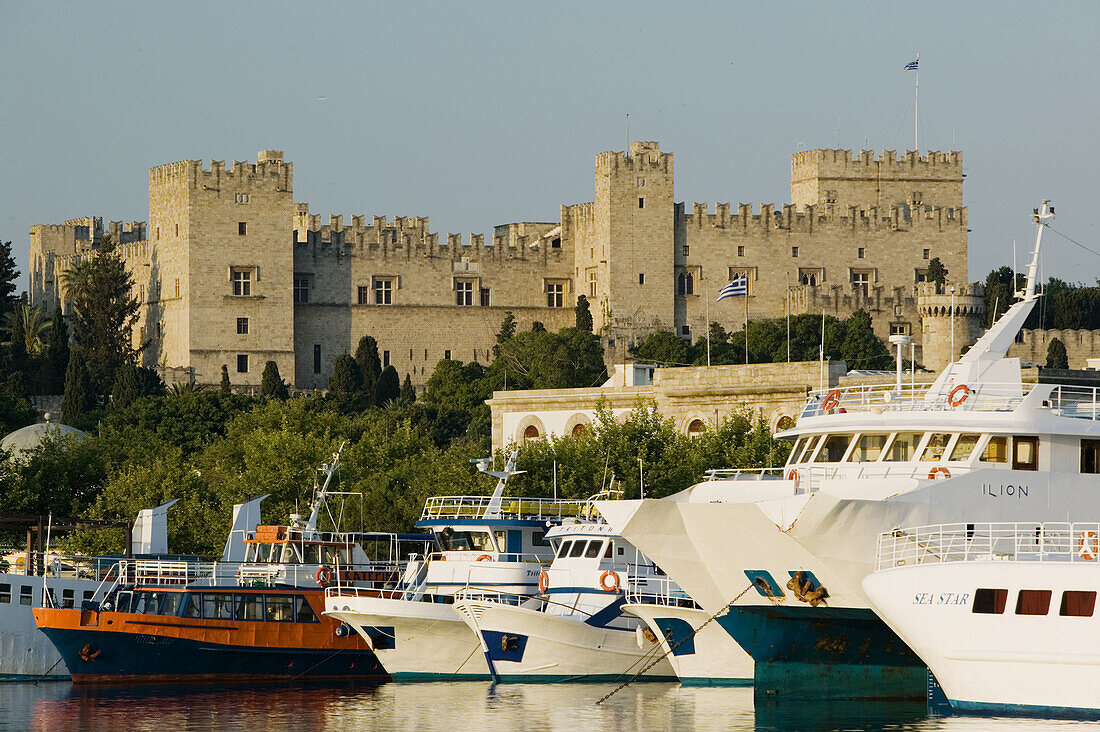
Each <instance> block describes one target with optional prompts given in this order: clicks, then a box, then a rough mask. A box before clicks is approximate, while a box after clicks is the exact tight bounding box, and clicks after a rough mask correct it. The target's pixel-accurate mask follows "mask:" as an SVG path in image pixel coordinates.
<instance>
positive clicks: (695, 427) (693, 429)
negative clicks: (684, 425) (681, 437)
mask: <svg viewBox="0 0 1100 732" xmlns="http://www.w3.org/2000/svg"><path fill="white" fill-rule="evenodd" d="M702 432H703V420H701V419H693V420H691V424H689V425H688V437H692V438H695V437H698V436H699V435H700V434H702Z"/></svg>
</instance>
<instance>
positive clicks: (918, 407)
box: [801, 382, 1076, 417]
mask: <svg viewBox="0 0 1100 732" xmlns="http://www.w3.org/2000/svg"><path fill="white" fill-rule="evenodd" d="M966 386H967V390H968V391H967V393H966V395H965V398H964V399H962V401H959V397H960V396H962V392H959V393H958V394H955V395H954V396H953V397H952V390H953V389H954V387H952V390H947V391H945V392H944V393H942V394H933V393H930V391H929V387H930V385H929V384H902V387H901V390H900V391H899V390H898V389H897V386H896V384H873V385H867V384H863V385H857V386H845V387H836V388H833V389H816V390H814V391H811V392H810V395H809V398H808V399H807V401H806V404H805V406H804V407H803V408H802V414H801V416H802V417H820V416H822V415H825V414H844V413H860V412H863V413H868V412H870V413H873V414H881V413H885V412H943V411H950V412H1011V411H1013V410H1015V409H1016V407H1018V406H1020V403H1021V402H1022V401H1023V400H1024V398H1025V397H1026V396H1027V395H1028V394H1029V393H1030V392H1031V390H1032V389H1033V388H1036V387H1049V386H1050V385H1049V384H1021V383H1019V382H1017V383H984V384H967V385H966ZM1065 388H1067V389H1068V388H1076V387H1065ZM833 392H836V394H835V395H833ZM831 395H833V399H830V396H831ZM833 400H837V401H835V404H832V403H830V404H829V406H830V409H829V410H828V411H826V409H825V405H826V402H827V401H830V402H832V401H833ZM952 402H954V404H952Z"/></svg>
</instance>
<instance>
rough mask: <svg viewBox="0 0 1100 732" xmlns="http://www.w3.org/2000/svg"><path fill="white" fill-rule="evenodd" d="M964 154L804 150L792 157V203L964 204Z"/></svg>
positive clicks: (839, 207) (823, 206) (829, 206)
mask: <svg viewBox="0 0 1100 732" xmlns="http://www.w3.org/2000/svg"><path fill="white" fill-rule="evenodd" d="M962 183H963V170H962V153H960V152H948V153H941V152H935V151H930V152H928V154H927V155H921V154H920V153H919V152H918V151H916V150H910V151H908V152H906V153H905V154H903V155H902V156H901V157H900V158H899V157H898V156H897V153H896V152H895V151H894V150H884V151H883V153H882V155H880V156H878V157H876V156H875V154H874V151H872V150H860V151H859V154H858V155H856V156H854V157H853V155H852V152H851V150H805V151H802V152H798V153H795V154H794V155H792V156H791V203H792V204H794V205H795V206H797V207H800V208H801V207H803V206H815V207H817V208H819V210H821V211H823V212H824V211H830V210H836V211H847V210H848V208H849V207H850V206H855V207H857V208H864V209H865V208H869V207H871V206H874V207H877V208H879V209H884V210H887V209H889V208H890V207H892V206H898V205H902V204H904V205H906V206H910V207H924V206H927V207H929V208H928V209H927V210H931V207H933V206H935V207H937V208H938V207H943V208H949V209H958V208H961V207H962V205H963V204H962Z"/></svg>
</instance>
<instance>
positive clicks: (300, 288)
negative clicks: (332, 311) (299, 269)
mask: <svg viewBox="0 0 1100 732" xmlns="http://www.w3.org/2000/svg"><path fill="white" fill-rule="evenodd" d="M308 302H309V278H307V277H295V278H294V303H295V304H297V305H301V304H305V303H308Z"/></svg>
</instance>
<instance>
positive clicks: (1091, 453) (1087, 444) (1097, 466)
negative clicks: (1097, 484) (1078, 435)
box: [1081, 440, 1100, 473]
mask: <svg viewBox="0 0 1100 732" xmlns="http://www.w3.org/2000/svg"><path fill="white" fill-rule="evenodd" d="M1081 472H1082V473H1100V440H1081Z"/></svg>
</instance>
